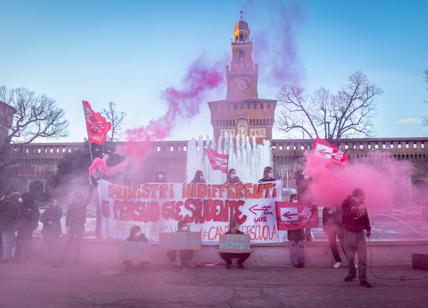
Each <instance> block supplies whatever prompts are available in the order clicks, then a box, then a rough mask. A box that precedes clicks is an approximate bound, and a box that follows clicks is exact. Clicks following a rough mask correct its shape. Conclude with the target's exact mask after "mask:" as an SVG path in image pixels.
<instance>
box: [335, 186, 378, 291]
mask: <svg viewBox="0 0 428 308" xmlns="http://www.w3.org/2000/svg"><path fill="white" fill-rule="evenodd" d="M364 197H365V195H364V191H363V190H362V189H361V188H355V189H354V190H353V191H352V195H351V196H349V197H348V198H346V199H345V200H344V201H343V204H342V221H343V227H344V233H343V240H344V246H345V252H346V257H347V258H348V266H349V273H348V275H347V276H346V277H345V281H352V280H354V279H355V278H356V276H357V269H356V267H355V253H357V254H358V276H359V277H358V278H359V279H360V285H361V286H363V287H366V288H371V287H372V285H371V284H370V283H368V281H367V247H366V239H365V237H366V236H367V237H370V235H371V226H370V221H369V216H368V214H367V208H366V206H365V203H364ZM364 231H365V232H364Z"/></svg>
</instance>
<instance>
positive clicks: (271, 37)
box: [247, 1, 304, 86]
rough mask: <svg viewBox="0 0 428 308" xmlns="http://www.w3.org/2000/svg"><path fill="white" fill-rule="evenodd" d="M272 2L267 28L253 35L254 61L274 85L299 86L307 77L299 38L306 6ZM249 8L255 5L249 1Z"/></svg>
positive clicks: (256, 31) (263, 76) (267, 79)
mask: <svg viewBox="0 0 428 308" xmlns="http://www.w3.org/2000/svg"><path fill="white" fill-rule="evenodd" d="M269 3H270V7H269V10H270V14H269V18H268V19H266V20H265V22H264V23H265V24H266V26H267V29H264V30H260V31H259V29H255V32H254V34H253V35H252V37H253V42H254V44H253V46H254V58H255V60H256V62H257V61H258V62H259V64H260V66H261V67H262V70H261V74H262V78H261V79H263V80H266V81H268V82H270V83H271V84H272V85H273V86H282V85H283V84H284V83H289V84H295V85H298V84H300V83H301V82H302V79H303V75H304V68H303V65H302V63H301V62H300V60H299V57H298V48H297V47H298V46H297V36H296V32H297V30H298V28H299V27H300V26H301V24H302V22H303V19H304V16H303V15H304V14H303V9H302V6H301V5H300V4H299V3H296V2H289V3H281V2H272V1H271V2H269ZM247 5H248V6H249V9H250V10H251V6H253V5H254V3H253V2H248V4H247ZM250 26H251V24H250Z"/></svg>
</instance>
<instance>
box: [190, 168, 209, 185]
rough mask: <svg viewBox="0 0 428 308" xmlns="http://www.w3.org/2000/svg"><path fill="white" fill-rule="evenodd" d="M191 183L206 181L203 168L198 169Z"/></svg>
mask: <svg viewBox="0 0 428 308" xmlns="http://www.w3.org/2000/svg"><path fill="white" fill-rule="evenodd" d="M190 183H206V182H205V180H204V173H203V172H202V170H196V172H195V176H194V177H193V180H192V181H191V182H190Z"/></svg>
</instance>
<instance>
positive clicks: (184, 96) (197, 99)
mask: <svg viewBox="0 0 428 308" xmlns="http://www.w3.org/2000/svg"><path fill="white" fill-rule="evenodd" d="M219 67H220V65H218V64H216V65H208V64H207V63H206V62H205V61H204V60H203V59H202V58H199V59H198V60H196V61H195V62H193V63H192V64H191V65H190V67H189V69H188V71H187V74H186V76H185V77H184V78H183V80H182V84H183V86H182V88H181V89H176V88H174V87H169V88H167V89H165V90H164V91H163V92H162V97H163V98H164V99H165V100H166V102H167V106H168V108H167V110H166V112H165V114H164V115H162V116H161V117H160V118H158V119H155V120H151V121H150V122H149V123H148V124H147V125H146V126H144V127H142V128H135V129H130V130H128V131H126V135H127V142H126V143H125V144H123V145H121V146H120V147H119V148H118V152H119V153H120V154H122V155H124V156H126V157H127V158H129V159H131V160H133V161H134V162H138V163H140V164H142V163H143V162H144V159H145V157H146V156H147V154H149V152H150V150H151V144H150V142H151V141H159V140H164V139H165V138H167V137H168V136H170V135H171V133H172V130H173V129H174V128H175V126H176V125H177V121H178V120H179V119H182V118H185V119H190V118H193V117H194V116H195V115H197V114H198V113H199V111H200V106H201V104H202V103H203V102H204V97H205V95H206V94H207V93H208V92H209V91H211V90H214V89H216V88H218V87H219V86H220V85H221V84H222V83H223V81H224V79H223V74H222V72H221V71H220V69H219Z"/></svg>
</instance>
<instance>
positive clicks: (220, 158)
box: [206, 149, 229, 173]
mask: <svg viewBox="0 0 428 308" xmlns="http://www.w3.org/2000/svg"><path fill="white" fill-rule="evenodd" d="M206 152H207V155H208V159H209V161H210V164H211V168H212V169H213V170H220V171H221V172H223V173H227V164H228V160H229V156H228V155H227V154H221V153H219V152H217V151H215V150H212V149H208V150H206Z"/></svg>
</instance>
